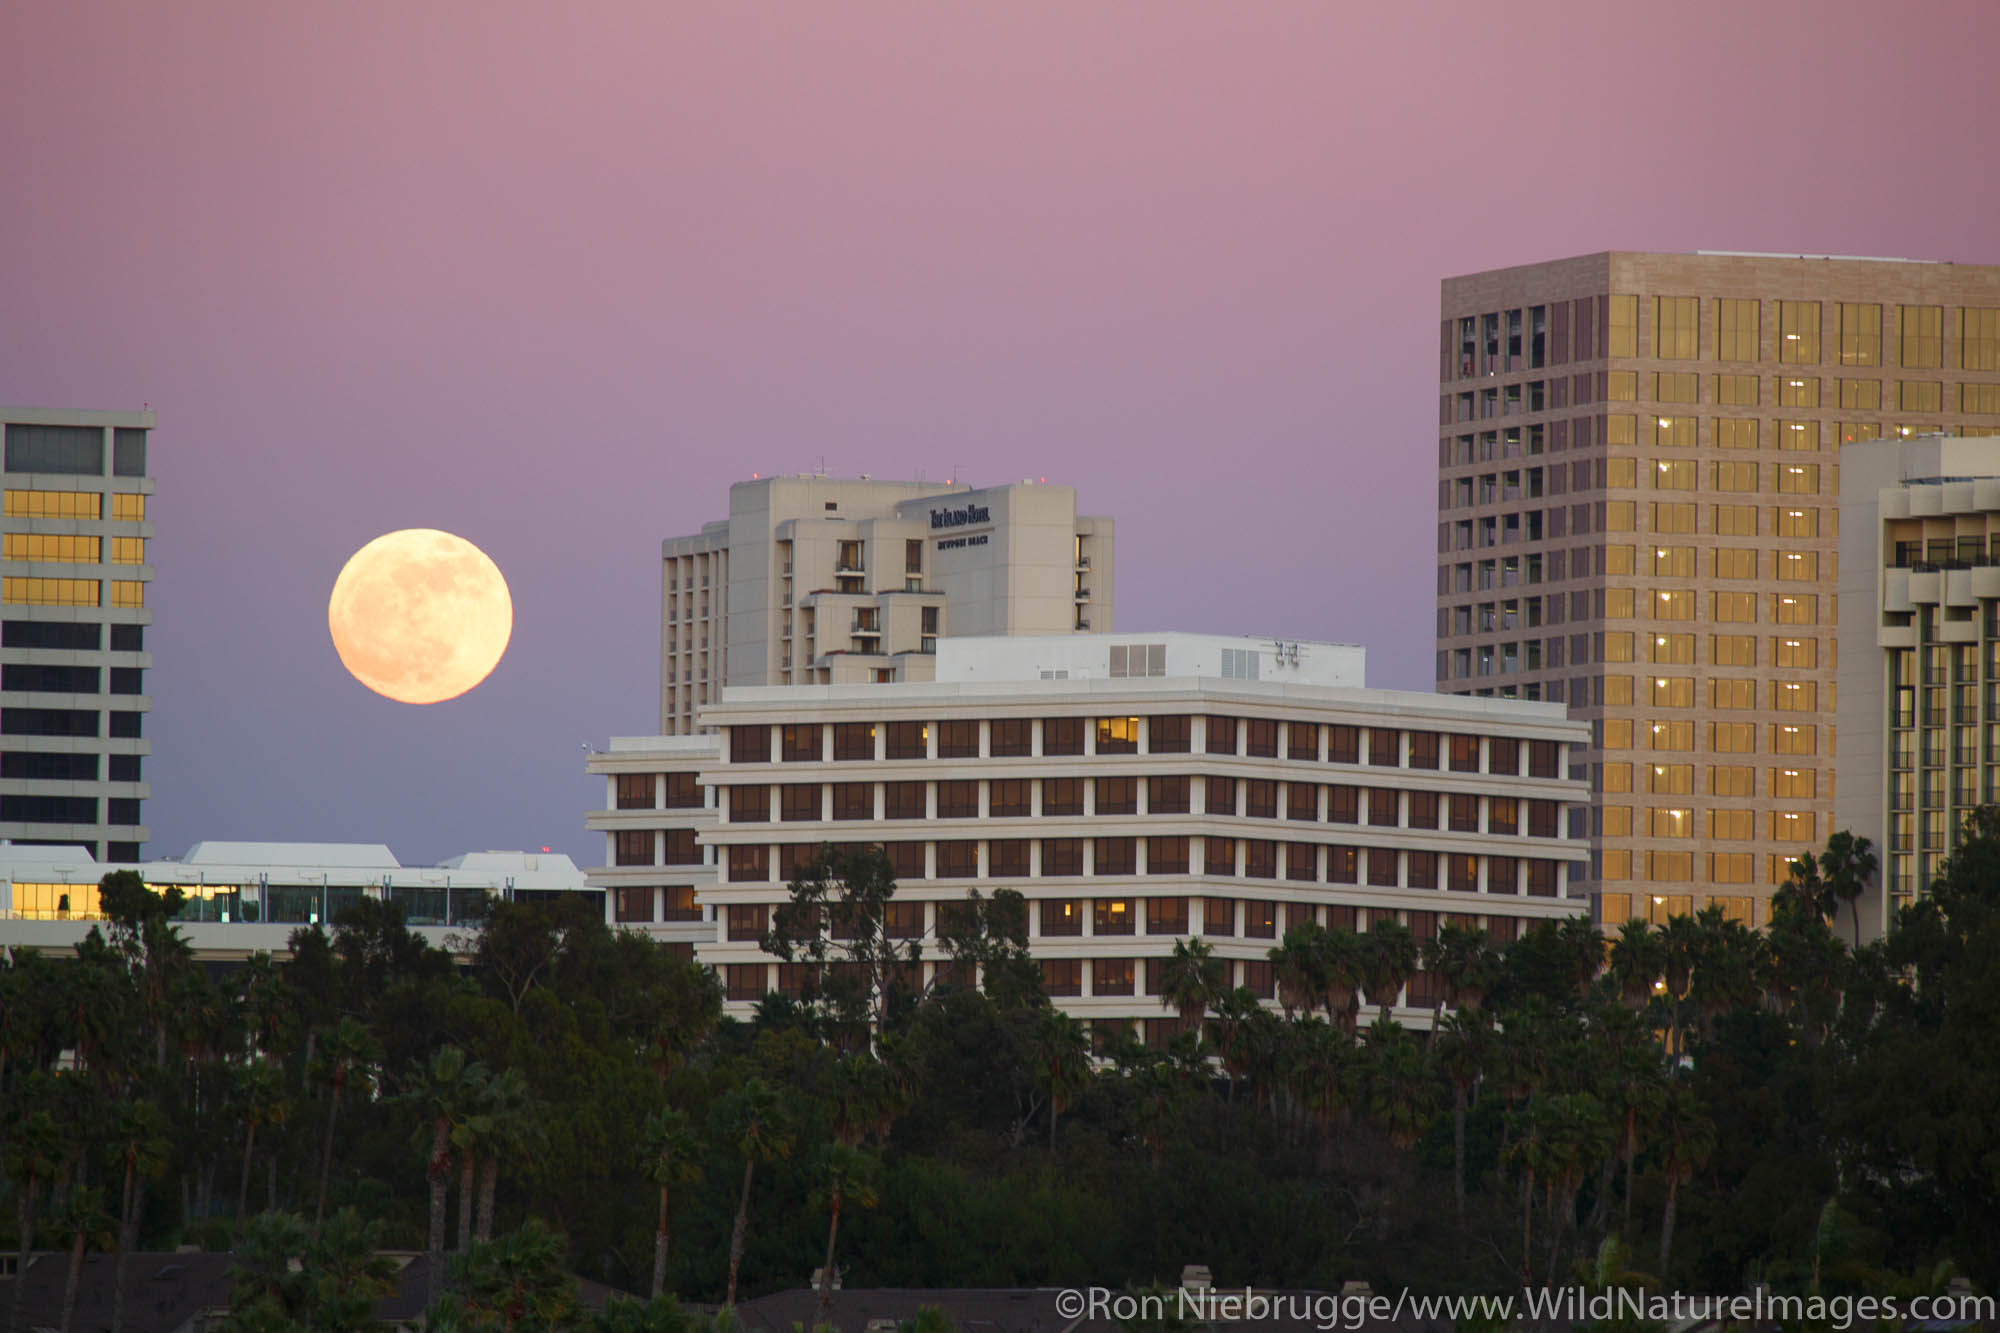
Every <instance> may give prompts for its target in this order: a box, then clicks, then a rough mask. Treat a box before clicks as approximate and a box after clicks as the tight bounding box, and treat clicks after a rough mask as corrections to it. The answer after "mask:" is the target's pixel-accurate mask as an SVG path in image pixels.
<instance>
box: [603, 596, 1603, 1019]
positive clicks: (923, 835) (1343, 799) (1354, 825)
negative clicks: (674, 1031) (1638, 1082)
mask: <svg viewBox="0 0 2000 1333" xmlns="http://www.w3.org/2000/svg"><path fill="white" fill-rule="evenodd" d="M1162 638H1165V639H1168V640H1169V642H1170V645H1171V646H1170V647H1169V649H1168V651H1169V653H1170V654H1174V656H1170V657H1169V659H1168V660H1169V664H1170V665H1169V669H1168V670H1167V671H1166V672H1164V673H1163V674H1160V675H1152V674H1145V675H1141V676H1138V677H1134V676H1132V675H1131V674H1130V672H1129V664H1130V662H1131V660H1132V650H1133V649H1135V648H1137V649H1142V650H1145V651H1142V653H1141V656H1142V657H1143V658H1144V659H1145V660H1146V662H1147V663H1148V665H1150V663H1151V660H1152V655H1151V652H1150V648H1151V646H1152V645H1153V644H1154V643H1156V642H1158V641H1159V640H1160V639H1162ZM1119 648H1124V649H1125V650H1126V652H1125V653H1124V654H1123V656H1124V658H1125V661H1126V663H1127V667H1128V670H1127V674H1125V675H1123V676H1117V675H1114V674H1111V673H1110V672H1109V671H1108V666H1109V664H1110V661H1111V654H1112V653H1114V652H1116V650H1117V649H1119ZM985 649H990V650H991V651H992V653H993V654H994V657H995V660H993V661H991V662H989V663H988V669H987V670H986V671H980V670H978V669H976V667H975V665H974V663H973V661H972V659H976V658H978V657H980V656H982V655H983V654H982V650H985ZM1176 649H1178V652H1176ZM1294 650H1296V652H1297V655H1298V657H1299V659H1300V661H1301V663H1302V664H1320V665H1319V667H1318V671H1319V673H1321V674H1324V675H1328V676H1333V677H1336V678H1339V679H1342V680H1345V679H1348V678H1349V677H1351V678H1352V680H1353V682H1354V683H1352V684H1326V683H1318V682H1316V681H1314V680H1311V679H1300V678H1287V677H1286V676H1285V675H1284V674H1283V673H1284V671H1285V670H1288V669H1290V668H1289V661H1290V658H1291V656H1292V653H1293V651H1294ZM1225 652H1233V653H1239V654H1244V655H1246V656H1248V657H1254V658H1255V659H1256V660H1257V665H1256V667H1255V673H1256V674H1255V675H1254V676H1252V675H1250V674H1248V672H1247V670H1246V671H1245V672H1244V674H1240V675H1234V676H1229V677H1225V676H1222V675H1220V674H1207V673H1206V672H1205V670H1204V673H1203V674H1186V675H1182V674H1175V666H1176V658H1178V659H1179V660H1180V661H1184V662H1186V663H1187V664H1188V666H1189V669H1190V670H1195V669H1201V668H1202V664H1204V663H1206V662H1210V661H1213V662H1215V663H1216V664H1218V665H1221V664H1223V663H1224V662H1225V660H1233V661H1234V662H1235V663H1236V665H1237V666H1238V667H1239V668H1242V667H1243V664H1244V661H1245V658H1244V657H1237V658H1234V659H1225V658H1224V657H1223V654H1224V653H1225ZM1360 652H1361V650H1360V649H1358V648H1354V647H1352V646H1350V645H1335V644H1284V645H1279V644H1274V643H1273V642H1272V641H1269V640H1256V639H1225V638H1206V637H1204V636H1195V635H1174V636H1154V635H1123V636H1115V635H1114V636H1099V635H1091V636H1087V637H1084V638H1079V639H1076V640H1074V641H1062V642H1058V641H1053V640H1040V641H1037V640H1033V639H1020V638H1012V639H1000V640H991V641H987V642H986V643H984V644H976V643H969V642H968V643H958V644H952V645H950V646H949V648H948V649H941V651H940V654H939V661H938V667H939V673H940V675H941V676H942V675H945V674H946V673H949V674H951V675H952V676H953V677H954V678H953V679H949V680H946V679H940V680H936V681H931V682H910V683H902V684H892V685H875V686H843V685H808V686H765V687H748V688H741V689H730V690H728V691H726V692H725V694H724V697H723V698H722V700H721V701H719V702H718V703H715V704H711V705H709V706H708V707H706V708H704V709H703V710H702V712H701V714H700V719H699V720H700V723H701V725H702V726H703V727H704V728H705V729H710V730H712V732H713V733H714V734H710V735H704V736H696V737H633V738H619V739H614V740H613V741H612V742H611V744H610V747H609V749H607V750H606V751H604V752H602V753H599V754H594V755H592V756H591V758H590V760H589V761H588V765H587V767H588V771H589V772H591V773H593V774H597V775H600V776H602V777H604V778H605V779H606V806H605V808H604V809H600V810H597V811H593V812H591V813H590V814H589V816H588V818H587V824H588V827H589V828H591V829H592V830H593V831H597V832H602V833H603V834H604V835H605V841H606V858H605V860H606V864H605V865H603V866H600V867H595V868H592V869H591V870H590V871H589V872H588V876H589V882H590V883H591V884H592V885H595V886H599V887H603V888H605V889H606V890H607V891H608V892H609V893H610V895H611V903H610V906H611V911H612V916H613V919H614V921H616V922H617V923H618V924H620V925H622V926H624V927H626V928H631V929H643V930H647V931H649V932H651V933H653V934H655V935H657V936H660V937H662V938H667V939H671V940H673V941H675V942H677V943H681V944H684V945H688V946H691V950H692V953H693V955H694V957H695V958H697V959H698V960H700V961H702V962H704V963H708V964H711V965H713V966H715V967H716V968H718V969H719V971H720V972H721V975H722V977H723V979H724V982H725V987H726V990H727V993H728V996H729V999H728V1004H729V1009H730V1012H733V1013H738V1014H745V1013H748V1012H749V1010H750V1008H751V1006H752V1005H753V1004H754V1002H755V1001H756V1000H758V999H761V998H762V997H763V995H764V994H765V993H766V991H769V990H778V991H786V990H790V989H795V988H796V986H797V985H798V984H799V981H798V975H797V974H796V973H795V972H792V971H787V970H784V969H781V967H780V966H779V964H778V962H777V960H776V959H774V958H772V957H770V956H769V955H767V954H765V953H764V952H763V950H762V948H761V946H760V944H759V942H758V941H759V940H760V939H761V937H762V935H763V933H764V931H765V930H767V929H768V923H769V921H770V911H771V909H772V908H773V907H774V906H776V905H777V904H779V903H782V902H784V901H786V900H787V897H788V889H787V885H788V882H789V880H790V878H791V877H792V875H793V874H794V873H795V871H796V868H797V866H798V865H799V864H801V863H802V862H803V860H804V859H806V858H808V857H810V856H811V855H812V854H814V853H815V852H816V851H817V850H818V849H819V847H820V846H821V845H822V844H825V843H835V844H853V843H879V844H881V845H883V846H884V847H885V849H886V850H887V851H888V853H889V855H890V857H891V860H892V862H893V863H894V864H895V865H896V867H897V876H898V880H899V890H898V893H897V896H896V900H895V901H896V904H897V905H898V909H897V910H898V911H899V912H900V913H901V915H900V916H899V917H898V919H897V922H896V925H895V929H896V930H897V931H898V933H899V934H900V935H901V936H902V937H905V938H909V939H915V940H920V941H922V942H923V944H924V952H925V958H926V962H925V964H924V972H925V975H924V977H923V978H921V980H922V981H924V982H925V983H926V984H930V983H935V982H936V981H938V980H939V979H940V976H939V973H938V968H939V967H940V966H946V965H948V963H949V960H948V959H947V958H946V957H945V955H944V953H943V951H942V949H941V947H940V946H939V945H938V943H937V940H938V935H937V924H938V919H937V918H938V912H939V911H940V910H941V908H945V909H948V907H949V906H950V905H951V904H953V903H956V902H960V901H963V900H964V899H965V898H966V896H967V894H968V892H969V891H970V890H974V889H977V890H979V891H980V892H981V893H982V894H984V893H990V892H991V891H992V890H994V889H997V888H1008V889H1014V890H1018V891H1019V892H1020V893H1021V894H1022V895H1023V896H1024V897H1025V898H1026V899H1027V900H1028V901H1029V904H1030V909H1031V918H1030V941H1029V947H1030V951H1031V953H1032V955H1033V956H1034V957H1035V959H1037V960H1038V961H1039V962H1040V963H1041V964H1042V965H1043V970H1044V979H1045V983H1046V984H1047V985H1048V987H1049V989H1050V990H1051V992H1052V993H1053V995H1054V998H1055V1000H1056V1003H1057V1004H1058V1005H1060V1006H1062V1007H1063V1008H1065V1009H1066V1010H1068V1011H1070V1012H1072V1013H1074V1014H1077V1015H1078V1016H1081V1017H1087V1018H1091V1019H1093V1020H1097V1021H1100V1022H1105V1023H1116V1024H1125V1025H1129V1024H1133V1023H1141V1022H1143V1023H1145V1024H1146V1025H1147V1031H1148V1033H1149V1035H1151V1036H1153V1037H1156V1038H1162V1039H1163V1038H1164V1036H1166V1035H1169V1033H1168V1029H1169V1028H1171V1027H1172V1026H1173V1025H1172V1024H1171V1023H1170V1022H1169V1021H1168V1020H1167V1019H1166V1018H1164V1017H1163V1013H1164V1010H1163V1007H1162V1004H1161V1001H1160V999H1159V995H1158V980H1159V978H1158V972H1157V968H1158V966H1159V964H1160V962H1161V960H1163V959H1164V958H1165V957H1166V956H1167V955H1168V954H1170V953H1171V951H1172V949H1173V946H1174V944H1175V943H1176V942H1178V941H1180V940H1183V939H1186V938H1189V937H1190V936H1195V935H1199V936H1202V937H1204V938H1205V939H1207V940H1208V942H1209V943H1210V944H1211V945H1212V946H1213V947H1214V949H1215V952H1216V953H1217V955H1218V956H1220V957H1222V958H1224V959H1225V960H1226V961H1227V963H1228V965H1229V967H1230V969H1231V974H1232V984H1243V985H1248V986H1250V987H1251V988H1252V989H1253V990H1255V991H1257V992H1258V993H1259V994H1260V995H1262V996H1263V997H1264V998H1266V999H1271V998H1272V997H1273V992H1272V989H1271V987H1272V981H1271V976H1270V963H1269V951H1270V950H1271V948H1273V947H1274V946H1275V945H1276V944H1277V943H1278V942H1279V941H1280V940H1281V939H1282V937H1283V934H1284V931H1285V930H1286V929H1287V928H1288V927H1289V926H1292V925H1297V924H1300V923H1302V922H1305V921H1317V922H1319V923H1321V924H1323V925H1337V926H1347V927H1350V928H1360V929H1365V928H1367V927H1368V925H1369V924H1370V923H1371V922H1376V921H1381V920H1384V919H1400V920H1402V921H1403V922H1405V923H1406V924H1408V925H1409V926H1410V927H1411V929H1412V930H1413V931H1414V932H1416V933H1417V934H1418V935H1419V936H1420V937H1427V936H1428V935H1431V934H1434V933H1435V932H1436V930H1437V928H1438V926H1439V924H1440V923H1442V922H1445V921H1456V922H1459V923H1461V924H1465V925H1479V926H1483V927H1485V928H1486V929H1488V930H1489V931H1490V932H1492V934H1493V935H1494V936H1495V937H1496V938H1498V939H1501V940H1503V941H1504V940H1508V939H1512V938H1514V937H1515V935H1517V934H1518V932H1519V931H1520V930H1521V929H1522V928H1523V927H1524V926H1526V925H1528V924H1532V923H1533V922H1535V921H1539V920H1543V919H1548V918H1551V917H1561V916H1568V915H1573V914H1576V913H1577V912H1579V911H1583V910H1586V904H1585V902H1584V900H1583V899H1581V898H1580V897H1576V896H1573V894H1572V884H1573V882H1574V881H1573V877H1574V876H1576V875H1577V874H1578V873H1579V872H1581V871H1582V869H1583V868H1584V866H1585V864H1586V855H1587V850H1586V844H1585V843H1583V842H1582V841H1581V840H1579V839H1572V838H1570V837H1569V836H1568V835H1567V832H1566V830H1567V828H1568V826H1569V820H1568V817H1567V816H1568V814H1569V812H1570V810H1571V809H1572V808H1573V807H1575V806H1577V805H1579V804H1580V803H1581V802H1583V801H1584V800H1585V799H1586V798H1587V787H1586V785H1585V784H1584V783H1583V782H1582V781H1581V780H1580V779H1578V780H1572V779H1571V778H1570V776H1569V774H1570V772H1571V768H1570V762H1571V761H1570V756H1571V754H1572V753H1573V752H1575V751H1578V750H1580V749H1581V748H1582V747H1583V746H1584V745H1586V744H1587V743H1588V739H1589V731H1588V728H1587V727H1586V726H1584V725H1582V724H1579V723H1575V722H1572V721H1570V720H1569V719H1568V717H1567V716H1566V715H1565V712H1564V710H1563V709H1562V708H1561V707H1560V706H1558V705H1554V704H1543V703H1527V702H1515V701H1502V700H1497V699H1471V698H1455V697H1447V696H1439V695H1432V694H1417V693H1406V692H1397V691H1384V690H1370V689H1366V688H1362V687H1361V686H1360V684H1359V681H1360V675H1361V670H1360V668H1361V662H1360ZM1281 656H1282V657H1283V658H1284V659H1285V662H1286V665H1285V666H1282V667H1281V666H1280V664H1279V658H1280V657H1281ZM1063 658H1067V659H1068V660H1070V661H1072V662H1083V663H1086V666H1085V669H1086V670H1095V669H1096V667H1097V666H1098V664H1099V663H1100V662H1102V663H1103V665H1104V666H1105V667H1106V668H1107V670H1106V672H1105V674H1102V675H1095V674H1093V675H1083V674H1078V675H1072V676H1069V677H1066V678H1065V677H1051V678H1044V677H1043V675H1042V671H1043V670H1045V669H1048V668H1044V667H1042V666H1040V665H1039V663H1041V662H1045V661H1050V660H1060V659H1063ZM1003 676H1005V677H1007V678H1004V679H1003V678H1002V677H1003ZM663 903H665V904H669V905H672V906H673V907H674V910H675V912H676V913H677V915H676V918H675V919H674V920H671V921H662V920H659V919H658V916H657V914H658V912H659V911H660V907H661V904H663ZM1431 1002H1432V993H1431V991H1430V989H1429V985H1428V981H1427V980H1426V979H1424V978H1418V979H1417V980H1416V981H1414V982H1412V984H1411V988H1410V990H1409V992H1408V994H1407V995H1405V996H1404V997H1403V1003H1402V1005H1401V1008H1402V1009H1403V1010H1404V1011H1405V1012H1404V1013H1403V1015H1402V1016H1403V1017H1404V1018H1405V1019H1406V1020H1409V1021H1420V1020H1422V1019H1423V1018H1425V1017H1426V1016H1427V1012H1428V1009H1429V1007H1430V1005H1431Z"/></svg>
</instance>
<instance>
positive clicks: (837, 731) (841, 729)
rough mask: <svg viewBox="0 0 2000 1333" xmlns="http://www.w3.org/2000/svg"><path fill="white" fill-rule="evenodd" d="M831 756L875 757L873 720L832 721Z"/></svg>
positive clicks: (838, 758)
mask: <svg viewBox="0 0 2000 1333" xmlns="http://www.w3.org/2000/svg"><path fill="white" fill-rule="evenodd" d="M833 757H834V758H835V759H836V760H857V759H873V758H874V757H875V724H874V723H873V722H836V723H834V724H833Z"/></svg>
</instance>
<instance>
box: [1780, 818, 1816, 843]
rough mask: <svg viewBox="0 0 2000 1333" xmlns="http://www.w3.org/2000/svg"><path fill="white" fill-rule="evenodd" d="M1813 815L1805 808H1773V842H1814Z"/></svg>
mask: <svg viewBox="0 0 2000 1333" xmlns="http://www.w3.org/2000/svg"><path fill="white" fill-rule="evenodd" d="M1813 823H1814V820H1813V817H1812V814H1811V812H1809V811H1805V810H1773V811H1772V812H1771V841H1772V842H1812V841H1813Z"/></svg>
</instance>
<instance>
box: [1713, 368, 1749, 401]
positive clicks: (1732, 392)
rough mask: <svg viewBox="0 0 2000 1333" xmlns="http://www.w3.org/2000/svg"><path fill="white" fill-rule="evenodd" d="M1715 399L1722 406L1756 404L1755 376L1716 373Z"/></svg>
mask: <svg viewBox="0 0 2000 1333" xmlns="http://www.w3.org/2000/svg"><path fill="white" fill-rule="evenodd" d="M1715 401H1716V402H1717V403H1719V404H1721V405H1722V406H1724V407H1755V406H1757V377H1756V376H1755V375H1717V376H1716V377H1715Z"/></svg>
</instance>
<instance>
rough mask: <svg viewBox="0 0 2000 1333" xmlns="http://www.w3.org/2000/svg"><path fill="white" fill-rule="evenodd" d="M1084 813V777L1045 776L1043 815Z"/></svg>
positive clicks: (1043, 783)
mask: <svg viewBox="0 0 2000 1333" xmlns="http://www.w3.org/2000/svg"><path fill="white" fill-rule="evenodd" d="M1082 813H1083V779H1082V778H1043V779H1042V815H1043V816H1044V817H1045V818H1046V817H1047V816H1049V815H1080V814H1082Z"/></svg>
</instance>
